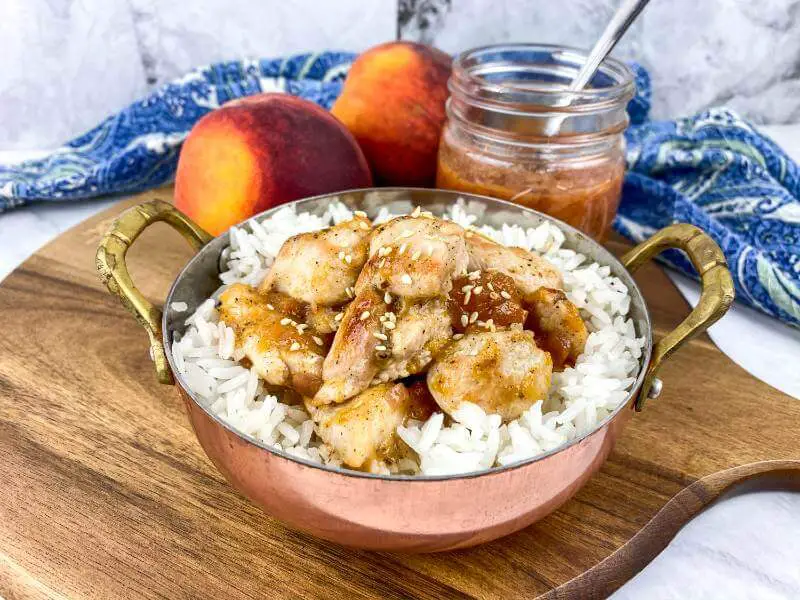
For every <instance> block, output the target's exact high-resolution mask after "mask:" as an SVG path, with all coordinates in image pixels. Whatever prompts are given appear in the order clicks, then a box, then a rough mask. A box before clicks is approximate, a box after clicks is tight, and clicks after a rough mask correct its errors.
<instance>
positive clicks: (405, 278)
mask: <svg viewBox="0 0 800 600" xmlns="http://www.w3.org/2000/svg"><path fill="white" fill-rule="evenodd" d="M400 281H402V282H403V283H405V284H406V285H410V284H411V275H409V274H408V273H403V276H402V277H401V278H400Z"/></svg>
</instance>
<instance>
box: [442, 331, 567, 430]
mask: <svg viewBox="0 0 800 600" xmlns="http://www.w3.org/2000/svg"><path fill="white" fill-rule="evenodd" d="M552 373H553V363H552V361H551V359H550V355H549V354H548V353H547V352H545V351H543V350H541V349H539V347H538V346H537V345H536V341H535V340H534V337H533V333H532V332H530V331H523V330H521V329H517V328H515V329H511V330H508V331H497V332H481V333H468V334H466V335H465V336H464V337H463V338H461V339H460V340H458V341H456V342H453V344H451V345H450V346H448V348H447V349H446V350H445V352H444V353H443V354H442V355H441V356H440V357H439V358H438V359H437V360H436V361H435V362H434V363H433V366H431V368H430V370H429V371H428V387H429V388H430V391H431V394H432V395H433V397H434V399H435V400H436V403H437V404H438V405H439V406H440V407H441V409H442V410H443V411H444V412H446V413H448V414H450V415H452V413H453V411H455V410H457V409H458V407H459V406H460V405H461V403H462V402H464V401H467V402H472V403H474V404H477V405H478V406H480V407H481V408H482V409H483V410H485V411H486V412H487V413H488V414H492V413H497V414H499V415H500V416H501V417H502V418H503V421H504V422H508V421H511V420H512V419H516V418H518V417H519V416H520V415H521V414H522V413H523V412H524V411H525V410H527V409H528V408H530V406H532V405H533V404H534V403H535V402H537V401H538V400H543V399H545V398H546V397H547V391H548V388H549V387H550V378H551V376H552Z"/></svg>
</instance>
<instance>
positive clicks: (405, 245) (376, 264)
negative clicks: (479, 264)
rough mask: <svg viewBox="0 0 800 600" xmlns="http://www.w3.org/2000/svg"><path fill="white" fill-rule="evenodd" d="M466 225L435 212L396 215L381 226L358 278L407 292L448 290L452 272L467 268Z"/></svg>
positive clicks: (359, 286)
mask: <svg viewBox="0 0 800 600" xmlns="http://www.w3.org/2000/svg"><path fill="white" fill-rule="evenodd" d="M464 233H465V232H464V229H463V228H462V227H460V226H459V225H456V224H455V223H451V222H449V221H444V220H442V219H437V218H432V217H412V216H406V217H397V218H396V219H392V220H391V221H389V222H387V223H385V224H383V225H381V226H380V227H378V228H377V229H376V230H375V232H374V233H373V235H372V238H371V240H370V245H369V259H368V260H367V263H366V264H365V265H364V269H363V271H362V272H361V275H360V276H359V278H358V282H357V283H356V294H360V293H362V292H363V291H364V290H366V289H368V288H375V289H377V290H380V291H381V292H388V293H389V294H390V295H392V296H402V297H405V298H433V297H435V296H442V295H445V294H447V292H449V291H450V288H451V287H452V282H451V280H452V278H453V276H455V275H458V274H460V273H463V272H464V271H465V269H466V267H467V261H468V255H467V248H466V243H465V238H464Z"/></svg>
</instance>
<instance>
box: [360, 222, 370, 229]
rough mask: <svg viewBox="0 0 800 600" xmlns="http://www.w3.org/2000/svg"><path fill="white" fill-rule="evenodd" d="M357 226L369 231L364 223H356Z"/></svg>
mask: <svg viewBox="0 0 800 600" xmlns="http://www.w3.org/2000/svg"><path fill="white" fill-rule="evenodd" d="M358 226H359V227H361V229H369V225H367V224H366V223H364V221H360V222H359V223H358Z"/></svg>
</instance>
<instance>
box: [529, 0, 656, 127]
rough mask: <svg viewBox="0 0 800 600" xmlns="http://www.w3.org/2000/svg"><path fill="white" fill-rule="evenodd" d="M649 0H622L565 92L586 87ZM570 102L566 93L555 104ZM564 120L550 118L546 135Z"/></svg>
mask: <svg viewBox="0 0 800 600" xmlns="http://www.w3.org/2000/svg"><path fill="white" fill-rule="evenodd" d="M649 1H650V0H623V2H622V4H620V6H619V8H618V9H617V12H616V13H614V16H613V17H611V20H610V21H609V22H608V25H606V28H605V30H604V31H603V34H602V35H601V36H600V39H599V40H597V43H596V44H595V45H594V47H593V48H592V51H591V52H589V56H588V57H587V58H586V62H585V63H584V64H583V66H582V67H581V70H580V71H578V75H577V76H576V77H575V79H573V80H572V83H571V84H570V85H569V87H568V88H567V92H578V91H580V90H582V89H583V88H584V87H586V84H587V83H589V82H590V81H591V80H592V77H594V74H595V73H596V72H597V69H598V67H599V66H600V63H602V62H603V59H605V57H606V56H608V53H609V52H611V51H612V50H613V49H614V46H616V45H617V42H618V41H619V40H620V38H622V36H623V35H625V32H626V31H627V30H628V27H630V26H631V23H633V22H634V21H635V20H636V17H638V16H639V13H641V12H642V10H643V9H644V7H645V6H647V3H648V2H649ZM571 103H572V98H571V97H570V96H569V95H567V96H565V98H564V100H563V101H561V102H559V103H557V104H556V106H559V107H561V106H569V105H570V104H571ZM563 122H564V117H555V118H553V119H550V120H549V121H548V122H547V124H546V125H545V128H544V131H545V134H546V135H548V136H554V135H558V133H559V131H560V130H561V125H562V123H563Z"/></svg>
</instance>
